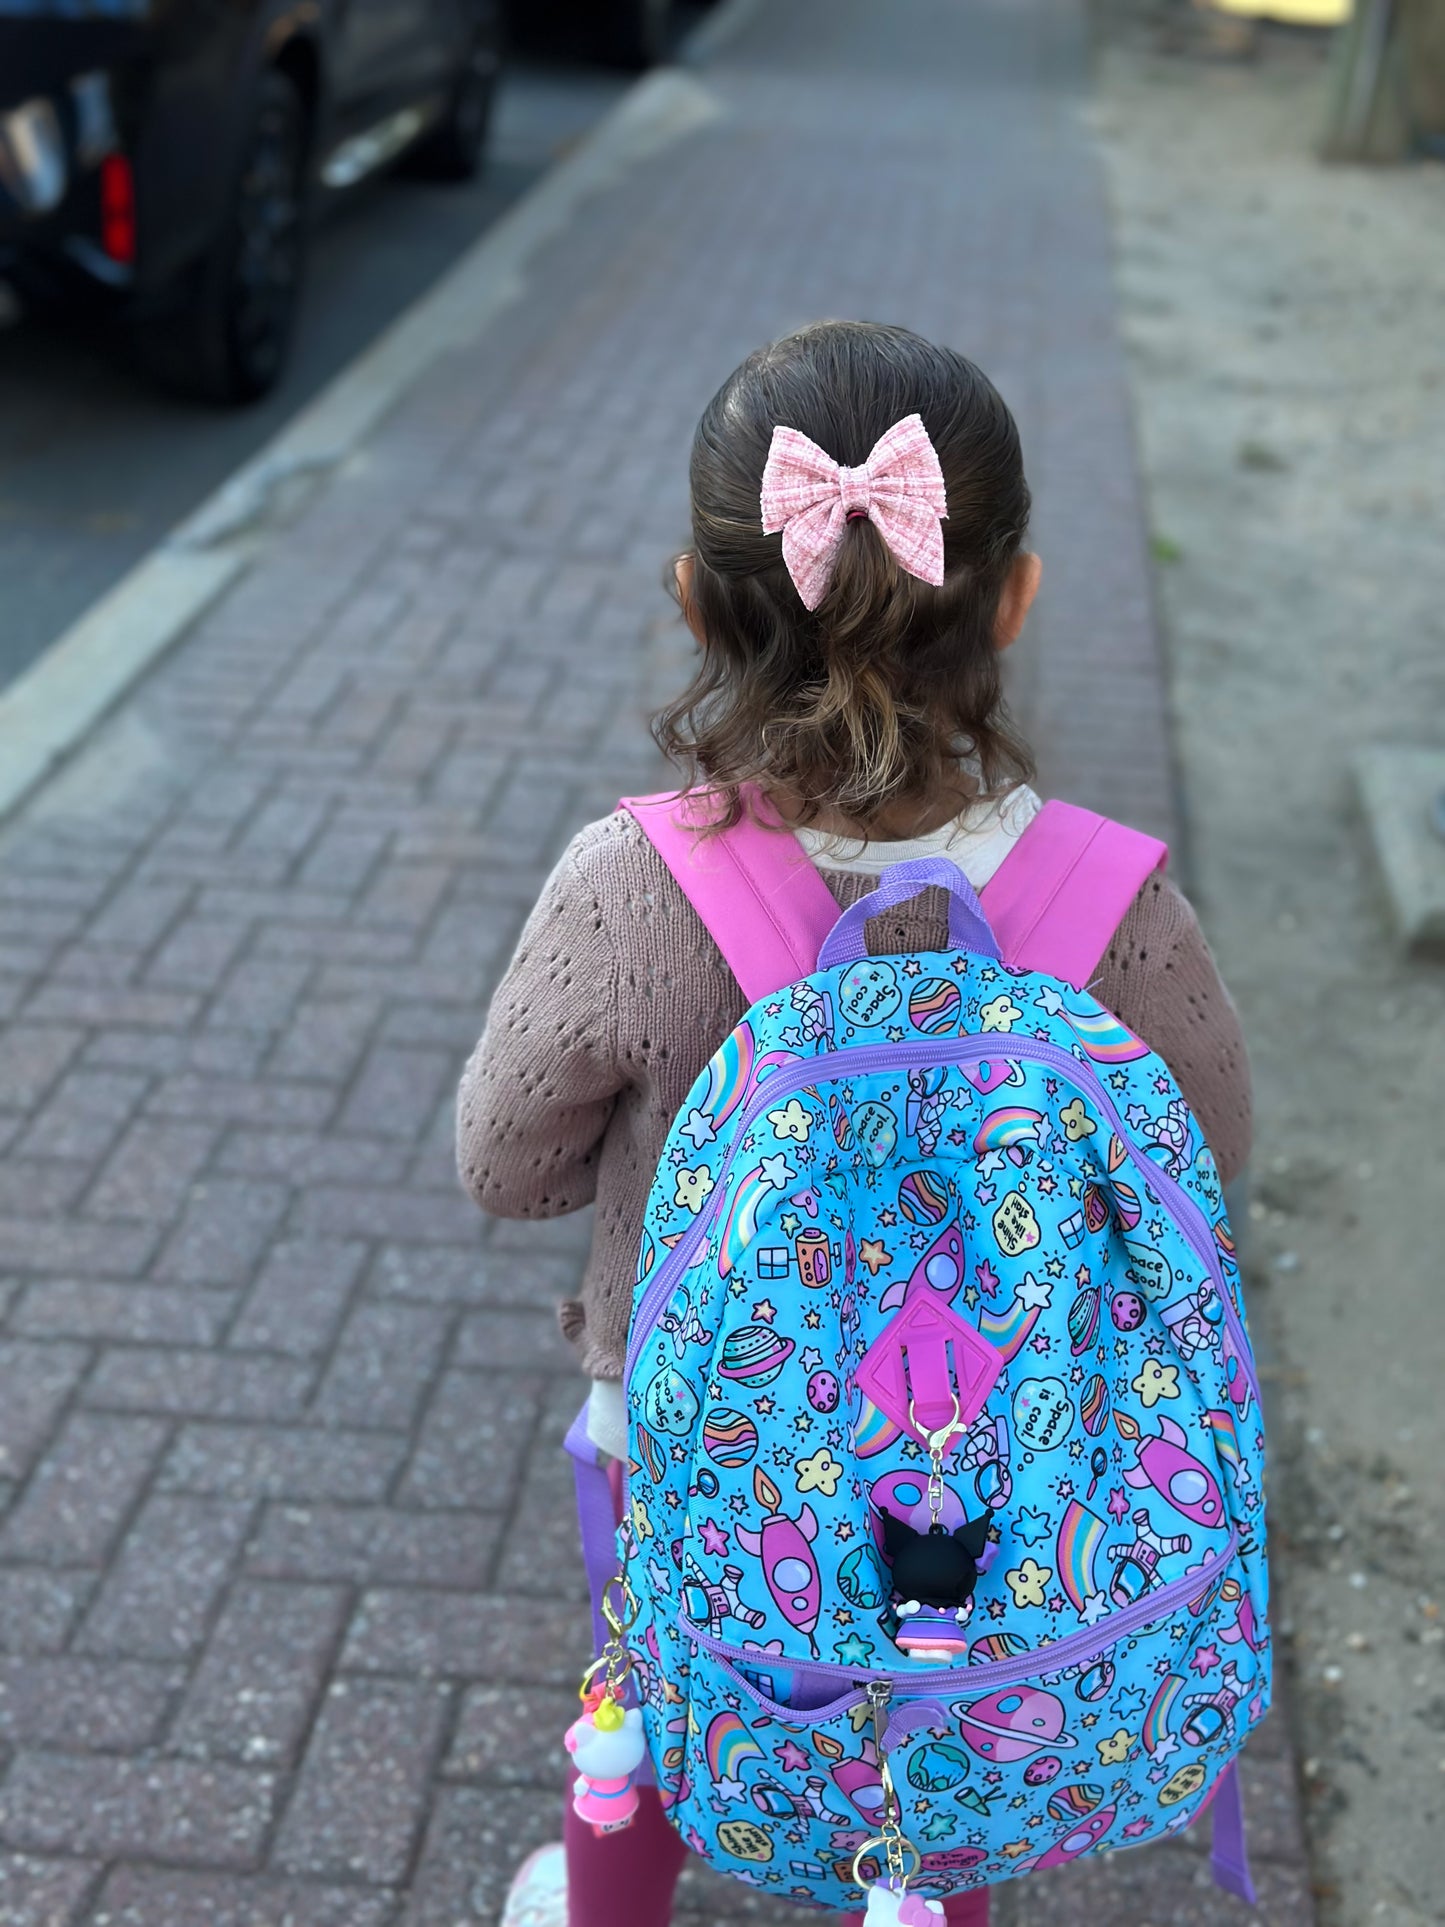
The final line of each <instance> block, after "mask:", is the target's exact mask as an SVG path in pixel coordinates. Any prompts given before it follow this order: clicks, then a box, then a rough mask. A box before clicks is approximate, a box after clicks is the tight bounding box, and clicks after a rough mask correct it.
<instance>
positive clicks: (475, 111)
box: [407, 12, 502, 181]
mask: <svg viewBox="0 0 1445 1927" xmlns="http://www.w3.org/2000/svg"><path fill="white" fill-rule="evenodd" d="M501 68H502V31H501V23H500V16H499V15H497V14H494V13H490V12H489V13H488V15H487V18H486V19H485V20H484V21H482V22H481V23H480V24H479V25H478V26H477V29H476V31H475V32H474V33H473V35H472V38H471V42H470V44H469V46H468V48H467V55H466V59H465V60H464V62H463V63H462V65H461V67H460V68H459V70H458V72H457V74H456V76H455V78H454V79H453V81H452V85H451V92H450V93H449V95H448V97H447V104H446V108H445V111H444V113H443V115H442V118H441V120H439V121H438V122H437V124H436V126H435V127H433V128H432V129H431V131H430V132H429V133H428V134H427V135H426V136H425V137H424V138H423V139H422V140H421V141H419V142H418V143H417V145H416V146H415V147H414V148H413V149H412V151H411V153H410V154H409V155H408V156H407V172H408V173H411V174H419V175H421V176H422V177H423V178H424V179H426V180H431V181H471V180H475V179H476V177H477V175H478V173H480V171H481V167H482V163H483V161H484V160H485V158H486V152H487V135H488V133H489V132H490V130H491V124H492V108H493V105H494V104H495V101H496V97H497V77H498V75H499V74H500V72H501Z"/></svg>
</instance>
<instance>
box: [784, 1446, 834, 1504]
mask: <svg viewBox="0 0 1445 1927" xmlns="http://www.w3.org/2000/svg"><path fill="white" fill-rule="evenodd" d="M793 1470H794V1472H795V1473H796V1474H797V1484H798V1490H799V1491H800V1492H821V1493H822V1494H823V1496H824V1497H825V1498H827V1499H831V1498H832V1497H833V1495H834V1493H836V1492H837V1490H838V1481H839V1479H841V1478H842V1476H843V1467H842V1466H841V1465H839V1463H838V1461H837V1460H836V1459H835V1458H834V1457H833V1454H832V1453H831V1452H830V1451H829V1450H828V1448H827V1447H826V1446H822V1447H820V1448H819V1450H818V1451H816V1452H815V1453H814V1454H813V1456H812V1458H810V1459H799V1460H798V1463H797V1464H796V1465H795V1466H794V1467H793Z"/></svg>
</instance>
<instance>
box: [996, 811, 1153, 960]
mask: <svg viewBox="0 0 1445 1927" xmlns="http://www.w3.org/2000/svg"><path fill="white" fill-rule="evenodd" d="M1168 860H1169V846H1168V844H1167V843H1161V842H1160V841H1159V839H1158V837H1156V836H1145V834H1144V833H1143V831H1142V830H1131V829H1127V828H1126V827H1125V826H1124V825H1123V824H1122V823H1114V822H1111V821H1110V819H1109V818H1108V817H1107V816H1096V815H1095V814H1094V812H1093V811H1092V810H1082V809H1080V808H1078V806H1077V805H1076V804H1073V803H1058V802H1050V803H1045V805H1044V807H1043V808H1042V809H1041V810H1040V811H1039V813H1038V815H1037V816H1036V817H1035V818H1034V819H1033V821H1032V822H1031V823H1030V824H1029V826H1028V828H1027V829H1026V830H1025V831H1024V833H1023V835H1022V836H1021V837H1020V838H1019V840H1018V842H1017V843H1015V845H1014V846H1013V848H1012V849H1011V850H1010V851H1009V853H1008V855H1007V856H1006V857H1005V858H1004V860H1003V862H1002V863H1001V864H1000V866H999V868H998V869H997V871H996V872H995V873H994V875H993V876H992V877H991V878H990V880H989V882H988V883H987V884H985V886H984V888H983V889H982V890H981V891H980V893H979V900H980V902H981V903H982V905H983V908H984V913H985V915H986V916H987V917H988V920H989V924H990V926H991V928H992V930H993V933H994V935H995V937H997V939H998V945H999V953H1000V955H1001V956H1002V957H1003V959H1004V961H1005V962H1006V963H1009V964H1012V965H1013V966H1014V968H1015V969H1022V970H1038V971H1042V972H1044V973H1045V974H1046V975H1047V976H1050V977H1062V978H1063V980H1064V982H1065V983H1069V984H1075V985H1077V986H1079V987H1082V986H1083V985H1084V984H1086V983H1088V981H1089V979H1090V978H1091V977H1092V976H1093V974H1094V972H1095V970H1096V969H1097V968H1098V964H1099V959H1100V958H1101V957H1102V956H1103V955H1104V952H1105V951H1106V950H1107V949H1108V947H1109V939H1110V938H1111V937H1112V936H1113V934H1114V932H1115V931H1116V930H1117V929H1118V927H1119V925H1120V924H1121V923H1122V922H1123V920H1124V917H1125V915H1126V913H1127V912H1128V909H1129V905H1130V904H1131V903H1132V902H1133V901H1134V899H1135V897H1136V896H1138V894H1139V892H1140V890H1141V889H1142V888H1143V887H1144V884H1145V882H1146V881H1147V880H1148V878H1149V877H1151V876H1152V875H1153V873H1154V872H1155V871H1156V870H1160V869H1162V868H1163V867H1164V865H1165V864H1166V863H1167V862H1168Z"/></svg>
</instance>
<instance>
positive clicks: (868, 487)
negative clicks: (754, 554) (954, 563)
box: [762, 415, 948, 609]
mask: <svg viewBox="0 0 1445 1927" xmlns="http://www.w3.org/2000/svg"><path fill="white" fill-rule="evenodd" d="M762 510H763V533H764V535H776V534H777V532H778V530H779V529H781V530H782V532H783V561H784V562H785V563H786V564H787V569H788V574H789V575H790V576H791V577H792V578H793V582H794V584H795V586H796V588H797V591H798V594H799V595H800V596H801V597H802V598H803V607H804V608H805V609H816V608H817V606H818V604H819V603H820V602H821V601H822V600H823V597H824V596H825V595H826V594H827V593H828V584H829V583H830V582H831V581H832V579H833V568H834V564H835V562H836V560H837V556H838V548H839V544H840V543H841V542H842V540H843V531H844V529H845V527H846V526H847V523H848V520H849V517H850V516H854V515H866V516H867V517H868V520H869V521H870V522H871V523H872V524H873V526H874V528H876V529H877V531H878V533H879V534H880V535H881V536H882V537H883V540H884V541H885V542H886V543H887V544H888V546H889V548H890V549H891V550H892V551H893V554H894V556H895V558H896V559H897V562H898V566H899V567H900V568H901V569H905V570H906V571H907V572H908V574H909V575H916V576H917V577H918V578H919V579H920V580H921V581H923V582H931V583H933V584H934V585H935V587H936V586H937V585H938V584H939V583H940V582H942V580H943V523H944V520H945V518H946V517H947V515H948V495H947V491H946V490H945V488H944V485H943V470H942V469H941V468H940V467H939V463H938V455H937V452H936V451H935V449H934V446H933V443H932V442H931V441H930V440H929V439H928V430H927V429H926V428H925V427H924V426H923V419H922V417H921V416H919V415H905V416H904V417H903V420H902V421H901V422H895V423H894V424H893V426H892V428H890V429H889V430H888V432H887V433H886V434H884V435H880V436H879V437H878V440H877V441H876V442H875V443H874V444H873V452H872V454H871V455H869V457H868V459H867V461H866V462H864V464H863V466H862V467H861V468H844V467H843V466H842V464H841V463H839V462H835V461H834V460H833V457H832V456H831V455H825V454H824V452H823V450H822V449H821V448H819V446H818V444H817V443H816V442H815V441H811V440H810V439H809V438H808V436H806V435H804V434H803V433H802V432H801V431H800V430H798V429H796V428H781V427H780V428H775V429H774V430H773V441H772V446H771V447H770V448H769V450H768V460H767V466H766V467H765V468H764V470H763V500H762Z"/></svg>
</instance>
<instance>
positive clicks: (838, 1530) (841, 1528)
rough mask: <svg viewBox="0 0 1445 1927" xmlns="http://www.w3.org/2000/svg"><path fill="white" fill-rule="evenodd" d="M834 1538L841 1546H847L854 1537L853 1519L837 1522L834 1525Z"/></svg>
mask: <svg viewBox="0 0 1445 1927" xmlns="http://www.w3.org/2000/svg"><path fill="white" fill-rule="evenodd" d="M833 1537H834V1538H835V1539H836V1540H837V1541H838V1544H839V1545H840V1546H844V1545H847V1543H848V1541H849V1540H850V1539H851V1538H852V1537H853V1521H852V1520H851V1519H838V1520H836V1521H835V1522H834V1525H833Z"/></svg>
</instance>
